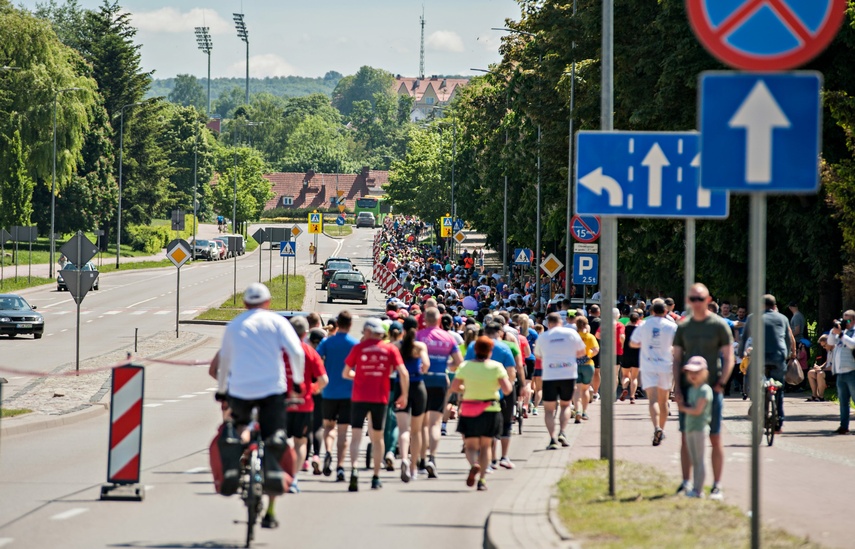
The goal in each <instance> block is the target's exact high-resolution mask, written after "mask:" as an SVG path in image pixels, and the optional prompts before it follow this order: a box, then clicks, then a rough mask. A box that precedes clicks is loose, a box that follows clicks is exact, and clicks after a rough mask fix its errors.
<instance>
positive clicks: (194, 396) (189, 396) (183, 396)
mask: <svg viewBox="0 0 855 549" xmlns="http://www.w3.org/2000/svg"><path fill="white" fill-rule="evenodd" d="M178 398H196V395H181V396H180V397H178Z"/></svg>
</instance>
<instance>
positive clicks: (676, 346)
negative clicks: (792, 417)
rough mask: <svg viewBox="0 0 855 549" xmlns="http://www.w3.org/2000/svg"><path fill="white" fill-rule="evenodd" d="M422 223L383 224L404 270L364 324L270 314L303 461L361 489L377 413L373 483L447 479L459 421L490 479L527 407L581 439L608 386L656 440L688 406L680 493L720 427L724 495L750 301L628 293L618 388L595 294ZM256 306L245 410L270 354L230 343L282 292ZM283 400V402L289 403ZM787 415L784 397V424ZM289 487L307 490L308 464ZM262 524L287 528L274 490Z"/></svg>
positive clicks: (700, 470) (554, 434)
mask: <svg viewBox="0 0 855 549" xmlns="http://www.w3.org/2000/svg"><path fill="white" fill-rule="evenodd" d="M425 231H426V227H425V226H424V224H423V223H421V222H419V221H417V220H414V219H406V218H397V219H389V218H387V220H386V221H385V222H384V224H383V225H382V227H381V228H380V230H379V231H378V232H377V235H376V240H375V243H374V250H373V252H374V263H375V273H376V272H377V271H378V270H385V271H386V272H388V273H389V274H390V275H391V276H393V277H394V283H393V284H392V285H391V286H388V285H387V286H388V287H389V288H390V289H389V295H388V298H387V301H386V305H385V309H386V310H385V314H384V315H382V316H380V315H378V317H377V318H368V319H367V320H366V321H365V323H364V327H363V329H362V333H361V334H353V333H351V332H352V326H353V316H352V314H351V313H350V312H348V311H346V310H343V311H341V312H340V313H339V314H338V315H337V316H336V317H334V318H332V319H330V320H329V322H328V323H327V325H326V326H322V325H321V318H320V316H319V315H318V314H316V313H310V314H309V315H308V316H307V317H298V318H295V319H292V324H293V332H290V330H291V326H290V325H288V324H287V322H285V321H284V320H283V319H282V318H281V317H278V315H273V314H271V315H269V316H266V317H264V319H265V320H264V322H266V323H267V324H268V326H267V327H266V328H267V329H269V330H271V331H272V333H274V334H277V335H275V340H276V341H277V342H278V343H274V346H275V345H276V344H278V345H279V346H280V347H281V348H282V349H283V350H284V351H285V352H284V353H280V355H281V356H280V360H281V362H282V363H283V364H286V363H287V369H285V368H279V369H278V370H277V369H276V367H275V366H274V367H273V368H271V372H270V376H271V379H273V378H275V383H274V385H275V387H276V389H275V391H278V392H277V393H276V394H277V395H278V396H279V397H281V396H282V395H283V394H284V393H286V392H291V393H296V394H302V395H304V397H305V400H304V403H303V404H302V405H294V406H292V407H291V408H288V411H287V414H286V413H285V412H284V408H283V412H282V416H281V418H280V417H279V416H276V417H267V420H268V421H269V422H271V424H272V426H269V427H268V428H267V431H268V432H269V433H272V432H273V430H275V429H276V428H277V426H278V425H281V428H282V429H283V431H284V430H285V429H286V428H287V434H288V436H290V437H292V438H293V445H294V447H295V448H296V454H297V458H296V463H297V464H298V465H300V466H301V467H300V469H301V470H302V472H304V473H305V474H309V472H311V474H314V475H318V476H320V475H323V476H327V477H332V476H333V475H334V476H335V480H336V481H337V482H341V483H343V484H345V483H346V485H347V489H348V490H349V491H351V492H356V491H358V490H359V488H360V482H359V467H358V465H357V463H358V462H359V460H360V458H361V456H360V443H361V441H362V438H363V435H364V432H363V430H364V429H365V428H366V427H367V429H368V436H369V439H370V447H369V448H370V450H369V451H368V455H367V456H366V457H367V461H368V462H369V463H370V468H371V469H373V471H372V478H371V484H370V486H371V489H374V490H376V489H380V488H382V481H381V478H380V472H381V469H386V470H388V471H396V470H397V471H398V472H399V473H400V479H401V481H402V482H404V483H409V482H413V481H416V480H418V481H422V480H429V479H435V478H438V477H440V476H441V475H442V474H443V469H442V463H439V462H438V460H437V449H438V446H439V443H440V440H441V439H442V437H453V436H455V435H454V433H453V432H451V431H450V430H449V428H448V424H449V422H450V421H451V420H452V419H456V420H457V422H456V432H457V433H458V434H459V436H460V438H461V442H462V449H461V451H462V452H464V453H465V455H466V458H467V460H468V462H469V465H470V470H469V473H468V475H467V477H466V485H467V486H469V487H477V490H479V491H484V490H487V477H488V475H490V474H492V473H495V472H496V471H498V470H500V469H513V468H514V467H515V465H514V463H513V462H512V461H511V459H510V454H509V449H510V447H511V442H512V433H513V430H514V429H513V427H514V422H515V421H519V419H517V418H521V419H525V418H527V417H529V416H539V415H540V414H541V413H542V414H543V421H544V425H545V427H546V431H547V439H548V440H545V441H544V443H545V446H546V448H547V449H548V450H557V449H559V448H561V447H563V446H568V445H569V442H568V436H567V433H568V430H569V429H571V428H573V427H571V424H584V423H585V422H586V421H587V420H588V418H589V409H590V406H591V405H592V403H594V402H596V401H598V400H600V395H601V385H602V390H603V391H605V392H603V393H602V397H603V398H614V399H617V400H619V401H621V402H625V403H626V404H627V405H634V404H635V400H636V398H638V397H639V396H641V395H645V396H646V398H647V400H648V406H649V414H650V421H651V423H652V436H651V441H652V445H653V446H660V445H661V444H662V443H663V441H664V439H665V425H666V423H667V421H668V418H669V416H672V415H679V426H680V432H681V433H682V437H681V438H682V440H681V442H682V445H681V469H682V477H683V482H682V483H681V484H680V486H679V489H678V492H684V493H686V495H688V496H691V497H703V486H704V480H705V467H704V446H705V443H706V440H709V441H710V444H711V446H712V469H713V485H712V488H711V491H710V492H709V496H710V497H711V498H712V499H721V498H722V497H723V493H722V489H721V477H722V469H723V461H724V460H723V448H722V441H721V436H720V433H721V424H722V407H723V397H724V394H725V392H726V391H728V390H729V381H730V378H731V374H732V373H733V372H734V368H735V365H736V363H737V362H738V360H736V359H735V357H737V356H739V357H742V356H745V355H747V354H749V353H750V336H749V335H748V334H747V332H744V330H745V329H746V328H745V327H746V326H747V318H745V315H744V313H745V311H744V310H740V311H739V314H740V315H741V316H740V317H739V319H738V320H733V319H732V318H737V317H735V316H734V317H731V316H730V314H729V313H730V311H729V307H728V310H727V311H719V310H718V305H717V304H716V303H715V302H713V300H712V298H711V296H710V292H709V290H708V289H707V288H706V287H705V286H704V285H703V284H695V285H694V286H692V287H691V290H690V292H689V295H688V296H687V306H688V310H687V311H685V313H683V314H680V313H679V312H677V311H676V310H675V303H674V300H672V299H669V298H657V299H653V300H651V301H650V302H647V301H646V300H643V299H640V298H638V297H633V298H631V299H629V300H628V302H626V303H621V308H620V309H618V308H616V309H615V310H614V311H613V312H614V318H615V319H618V318H619V319H620V320H616V321H615V329H614V333H615V337H616V341H615V344H616V351H617V353H616V354H617V366H618V371H619V376H618V377H617V378H616V379H614V380H613V383H612V385H611V386H610V384H609V382H608V380H603V379H602V378H601V376H600V364H599V348H600V337H601V330H600V328H601V319H600V307H599V305H598V304H592V305H591V306H590V307H589V308H587V309H585V308H574V307H573V302H572V301H571V300H570V299H567V298H564V299H558V300H555V301H553V302H549V303H548V304H547V303H541V305H542V306H541V307H537V306H536V305H538V304H537V302H536V300H535V298H534V297H533V295H532V293H531V290H532V288H531V286H532V285H533V283H532V281H531V280H525V279H522V278H518V279H516V280H514V281H512V282H511V283H508V282H506V281H505V280H504V278H503V277H502V276H501V274H500V273H498V272H494V271H491V270H489V269H486V268H485V267H484V265H483V256H481V257H478V258H477V259H481V261H480V262H479V261H474V260H468V261H467V259H475V258H474V257H473V256H471V255H469V254H468V252H467V251H466V250H464V251H463V252H462V253H461V254H460V255H457V256H456V257H454V258H452V257H450V256H449V255H448V254H447V253H446V252H445V251H444V250H443V249H441V248H440V247H438V246H436V245H431V244H427V243H424V240H425V238H424V234H425ZM255 286H258V287H255ZM265 303H266V305H265ZM245 304H246V306H247V308H249V309H250V311H248V312H247V313H245V314H244V315H241V316H240V317H238V318H237V319H236V320H235V321H233V322H232V323H231V324H230V325H229V327H228V328H227V332H226V336H225V338H224V345H223V349H222V350H221V352H220V356H219V357H218V358H219V361H218V363H219V366H220V368H219V372H218V374H219V379H220V389H221V392H222V393H223V394H226V393H228V399H229V403H230V405H231V406H232V408H235V409H238V410H245V409H246V403H245V402H246V401H256V402H262V400H259V399H263V398H268V397H269V398H272V397H271V396H270V395H264V394H260V393H257V392H255V393H254V392H252V391H250V392H249V393H247V394H245V395H240V394H234V391H233V385H234V384H233V382H231V381H229V380H230V379H231V378H234V377H235V369H236V367H237V368H240V367H241V365H242V364H244V363H247V362H248V361H251V360H254V359H257V358H258V357H253V356H252V354H250V355H249V357H235V358H231V359H230V360H231V362H232V363H231V364H226V361H224V360H223V358H224V357H230V356H231V355H232V352H233V351H231V350H230V349H229V345H228V342H230V341H233V342H235V345H237V343H236V342H237V341H240V340H241V339H247V338H241V333H242V331H243V332H245V333H252V334H253V335H256V334H257V333H258V330H259V329H262V327H263V326H262V324H263V323H262V322H261V321H260V319H261V318H262V317H260V316H259V314H260V313H258V311H259V309H261V310H263V309H265V308H266V307H267V306H269V292H267V290H266V288H265V287H264V286H263V285H253V286H252V287H250V288H249V289H248V290H247V292H246V293H245ZM766 306H767V311H766V312H767V313H773V314H771V315H766V316H764V320H768V319H771V321H772V322H773V323H778V318H777V317H776V316H774V315H778V314H779V313H777V304H776V303H775V300H774V298H773V297H772V296H767V301H766ZM254 312H256V314H254ZM722 312H725V313H728V314H721V313H722ZM780 316H781V317H783V315H780ZM767 317H768V318H767ZM786 320H787V319H786V318H784V323H783V324H782V325H781V326H780V330H778V331H776V332H775V334H777V335H776V336H775V337H771V338H770V337H767V340H771V343H770V342H769V341H767V348H766V363H767V372H766V374H767V375H769V376H770V377H773V378H775V379H777V378H778V377H779V376H781V377H782V375H783V374H782V372H778V371H776V370H775V369H774V368H773V369H772V371H769V364H770V363H776V364H777V363H778V362H780V363H781V364H782V365H784V366H782V367H786V366H785V364H786V360H787V359H788V358H792V357H794V356H795V349H796V342H795V338H794V336H793V331H792V329H791V328H790V325H789V323H788V322H787V321H786ZM283 323H284V324H283ZM767 324H768V323H767ZM776 325H777V324H776ZM844 328H848V326H846V327H844ZM767 331H768V328H767ZM290 333H296V335H297V336H298V337H297V338H293V337H291V335H290ZM853 335H855V331H853ZM255 339H256V340H259V339H258V338H255ZM297 340H299V345H298V344H297V343H296V341H297ZM260 341H263V340H260ZM770 344H771V346H772V347H770ZM853 345H855V339H853ZM770 348H772V349H773V355H774V353H775V352H778V351H777V350H776V349H778V350H779V351H780V356H777V355H774V356H772V355H770V351H769V350H770ZM735 349H738V353H735V352H734V350H735ZM850 354H851V353H850ZM297 355H301V356H300V357H298V356H297ZM770 356H771V358H770ZM295 365H296V367H295ZM244 366H245V364H244ZM212 371H216V367H215V368H214V369H213V370H212ZM229 371H231V377H230V376H229ZM238 371H240V370H238ZM286 371H287V372H288V376H290V378H291V379H290V381H289V380H287V379H286V376H285V373H284V372H286ZM251 384H252V385H253V387H260V386H261V384H262V380H260V379H258V378H253V379H252V382H251ZM237 387H238V388H240V387H241V385H240V384H239V383H238V384H237ZM613 390H614V393H612V391H613ZM642 391H643V392H642ZM627 400H628V402H626V401H627ZM672 402H674V405H673V406H672V404H671V403H672ZM781 404H782V403H781ZM274 406H278V407H282V406H281V402H279V401H277V402H276V403H274ZM672 408H673V409H672ZM675 412H679V414H675ZM783 419H784V415H783V406H782V405H781V409H780V417H779V425H778V428H779V429H781V428H782V426H783ZM847 427H848V426H847ZM348 430H350V446H349V448H348V445H347V441H348ZM348 458H349V459H348ZM348 466H349V478H348V471H347V467H348ZM692 473H694V475H693V474H692ZM290 489H291V491H292V492H299V490H300V488H299V480H298V479H297V478H295V479H294V482H293V483H292V484H291V487H290ZM262 525H263V526H266V527H275V526H276V520H275V517H274V515H273V505H272V504H271V505H270V506H269V508H268V514H267V515H266V517H265V519H264V522H263V524H262Z"/></svg>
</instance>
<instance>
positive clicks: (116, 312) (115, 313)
mask: <svg viewBox="0 0 855 549" xmlns="http://www.w3.org/2000/svg"><path fill="white" fill-rule="evenodd" d="M121 312H122V311H107V312H106V313H104V314H105V315H118V314H121Z"/></svg>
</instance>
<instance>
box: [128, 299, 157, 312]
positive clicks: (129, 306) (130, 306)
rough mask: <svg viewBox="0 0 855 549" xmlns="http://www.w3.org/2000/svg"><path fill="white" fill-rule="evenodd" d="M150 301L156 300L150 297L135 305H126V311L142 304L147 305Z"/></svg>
mask: <svg viewBox="0 0 855 549" xmlns="http://www.w3.org/2000/svg"><path fill="white" fill-rule="evenodd" d="M152 299H157V298H156V297H150V298H148V299H143V300H142V301H137V302H136V303H133V304H131V305H128V309H131V308H133V307H136V306H137V305H142V304H143V303H147V302H149V301H151V300H152Z"/></svg>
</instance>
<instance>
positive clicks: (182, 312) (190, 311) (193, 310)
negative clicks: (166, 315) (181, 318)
mask: <svg viewBox="0 0 855 549" xmlns="http://www.w3.org/2000/svg"><path fill="white" fill-rule="evenodd" d="M197 312H198V311H197V310H196V309H187V310H186V311H181V314H182V315H195V314H196V313H197Z"/></svg>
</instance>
